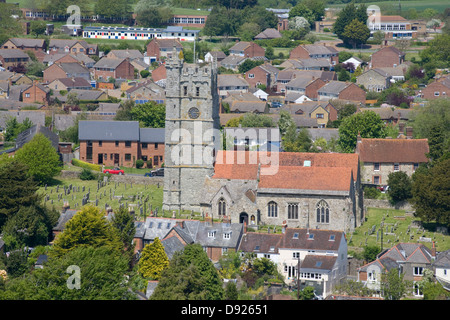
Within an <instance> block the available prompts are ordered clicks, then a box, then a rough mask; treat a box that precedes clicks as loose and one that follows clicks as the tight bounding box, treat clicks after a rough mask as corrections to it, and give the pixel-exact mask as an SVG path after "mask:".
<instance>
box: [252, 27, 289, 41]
mask: <svg viewBox="0 0 450 320" xmlns="http://www.w3.org/2000/svg"><path fill="white" fill-rule="evenodd" d="M278 38H282V35H281V33H280V31H278V30H277V29H273V28H267V29H266V30H264V31H262V32H260V33H258V34H257V35H256V36H255V38H254V39H255V40H266V39H278Z"/></svg>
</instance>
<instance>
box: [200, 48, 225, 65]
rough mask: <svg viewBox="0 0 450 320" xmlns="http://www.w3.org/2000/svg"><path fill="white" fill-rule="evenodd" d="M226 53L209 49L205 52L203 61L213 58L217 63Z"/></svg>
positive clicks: (209, 60)
mask: <svg viewBox="0 0 450 320" xmlns="http://www.w3.org/2000/svg"><path fill="white" fill-rule="evenodd" d="M226 57H227V55H226V54H225V53H224V52H223V51H210V52H208V53H207V54H205V62H208V63H210V62H212V61H213V60H214V59H216V61H217V62H218V63H219V62H221V61H222V60H223V59H225V58H226Z"/></svg>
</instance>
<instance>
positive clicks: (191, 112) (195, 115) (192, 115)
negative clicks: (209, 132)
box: [188, 107, 200, 119]
mask: <svg viewBox="0 0 450 320" xmlns="http://www.w3.org/2000/svg"><path fill="white" fill-rule="evenodd" d="M188 114H189V117H190V118H191V119H197V118H198V117H199V116H200V111H199V110H198V109H197V108H195V107H192V108H190V109H189V111H188Z"/></svg>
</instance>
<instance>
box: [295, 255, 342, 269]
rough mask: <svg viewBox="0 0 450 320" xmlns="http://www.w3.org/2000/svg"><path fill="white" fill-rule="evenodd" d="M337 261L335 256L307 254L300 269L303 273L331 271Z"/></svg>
mask: <svg viewBox="0 0 450 320" xmlns="http://www.w3.org/2000/svg"><path fill="white" fill-rule="evenodd" d="M337 259H338V257H336V256H324V255H312V254H308V255H306V256H305V259H303V261H302V264H301V266H300V268H301V271H303V272H317V271H321V272H324V271H331V270H333V267H334V265H335V264H336V260H337Z"/></svg>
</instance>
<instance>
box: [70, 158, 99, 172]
mask: <svg viewBox="0 0 450 320" xmlns="http://www.w3.org/2000/svg"><path fill="white" fill-rule="evenodd" d="M72 164H73V165H74V166H77V167H80V168H85V169H89V170H94V171H100V172H101V171H102V167H101V166H100V165H98V164H93V163H87V162H84V161H81V160H78V159H72Z"/></svg>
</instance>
